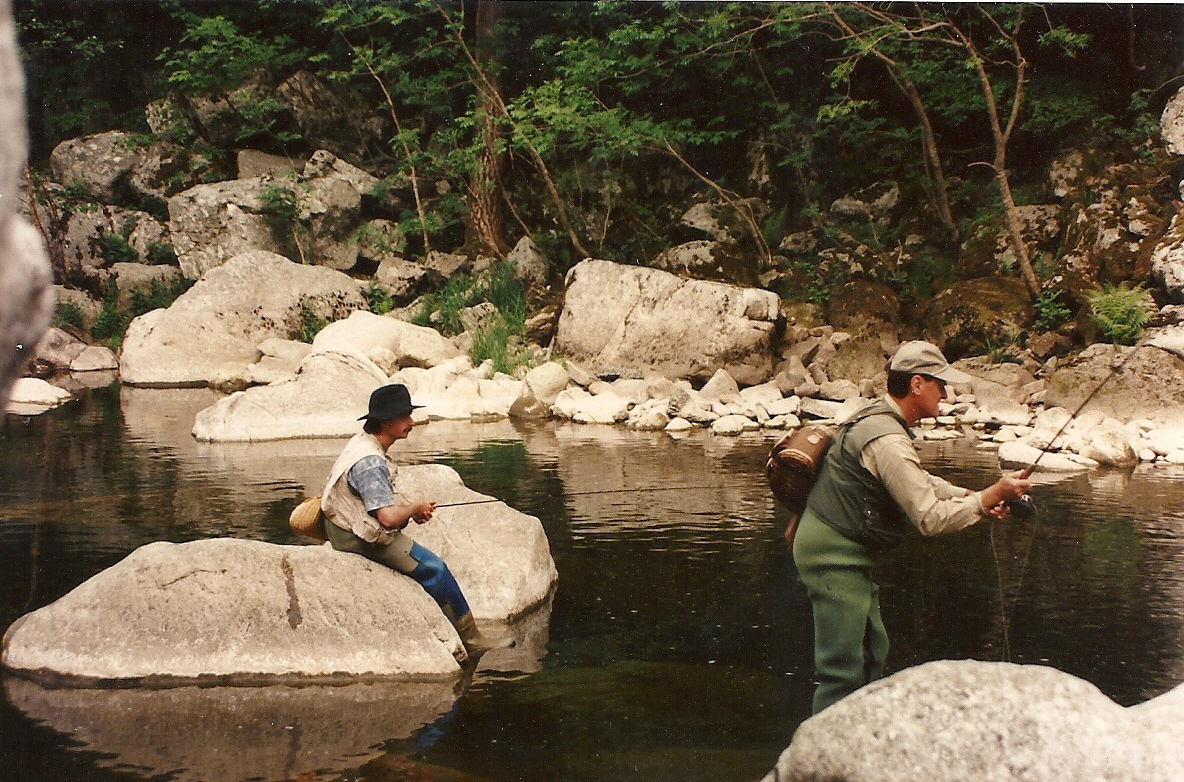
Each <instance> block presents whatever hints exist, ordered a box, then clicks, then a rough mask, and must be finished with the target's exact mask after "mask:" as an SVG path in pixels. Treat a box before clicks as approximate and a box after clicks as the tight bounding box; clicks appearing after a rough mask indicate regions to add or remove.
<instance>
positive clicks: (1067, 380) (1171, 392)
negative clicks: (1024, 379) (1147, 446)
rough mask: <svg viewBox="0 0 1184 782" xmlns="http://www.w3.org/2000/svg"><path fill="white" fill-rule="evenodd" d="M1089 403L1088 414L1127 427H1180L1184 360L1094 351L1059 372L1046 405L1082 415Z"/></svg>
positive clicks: (1156, 351)
mask: <svg viewBox="0 0 1184 782" xmlns="http://www.w3.org/2000/svg"><path fill="white" fill-rule="evenodd" d="M1091 395H1092V397H1091ZM1087 398H1089V403H1088V404H1087V405H1086V407H1085V408H1084V412H1089V413H1095V414H1098V415H1102V416H1112V417H1114V418H1117V419H1119V420H1123V421H1130V420H1133V419H1137V418H1146V419H1149V420H1152V421H1162V422H1169V423H1178V422H1179V419H1180V409H1181V406H1182V405H1184V359H1181V358H1180V357H1179V356H1178V355H1176V354H1174V353H1171V352H1169V351H1167V350H1161V349H1160V348H1158V347H1146V346H1144V347H1121V346H1115V345H1107V344H1103V343H1099V344H1096V345H1091V346H1090V347H1088V348H1086V349H1085V350H1083V351H1082V352H1081V353H1080V354H1079V355H1078V356H1077V357H1076V359H1074V360H1073V361H1072V362H1068V363H1066V364H1063V365H1061V366H1059V367H1058V368H1057V370H1056V372H1054V373H1053V375H1052V377H1050V378H1049V382H1048V390H1047V392H1046V393H1045V397H1044V402H1045V405H1047V406H1049V407H1053V406H1060V407H1064V408H1066V409H1068V410H1077V409H1078V408H1079V407H1080V406H1081V404H1082V403H1083V402H1085V401H1086V399H1087Z"/></svg>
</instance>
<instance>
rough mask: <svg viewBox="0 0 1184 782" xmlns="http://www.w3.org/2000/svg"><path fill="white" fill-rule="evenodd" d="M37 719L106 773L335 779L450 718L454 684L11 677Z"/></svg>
mask: <svg viewBox="0 0 1184 782" xmlns="http://www.w3.org/2000/svg"><path fill="white" fill-rule="evenodd" d="M4 692H5V695H6V696H7V697H8V700H9V702H10V703H12V704H13V705H14V706H16V707H17V708H18V709H20V710H21V711H22V712H24V713H25V714H27V715H28V716H29V718H30V719H32V720H35V721H36V722H38V723H40V724H42V725H45V726H47V727H49V728H52V729H53V730H55V731H58V732H60V733H63V734H66V735H68V736H70V737H71V738H72V739H73V740H74V741H75V742H77V744H78V746H79V747H81V748H82V749H84V750H87V751H90V752H94V753H97V758H98V759H97V763H98V765H99V766H101V767H103V768H109V769H113V770H119V771H132V772H135V773H137V774H143V775H145V776H149V777H163V776H167V777H168V778H169V779H172V780H175V781H176V782H190V781H192V782H241V781H242V780H247V779H253V780H285V779H295V778H299V779H302V780H317V779H333V778H336V777H337V776H338V775H339V773H340V770H341V769H346V768H354V767H357V766H359V765H362V764H363V763H365V762H367V761H369V760H371V759H373V758H376V757H379V756H381V755H382V754H384V752H385V751H386V750H385V746H387V745H388V743H389V742H397V741H400V740H407V739H411V738H412V737H414V736H415V735H416V733H417V732H418V731H419V730H420V728H421V727H422V726H424V725H429V724H431V723H433V722H435V721H436V720H438V719H440V718H441V717H442V716H444V715H445V714H448V713H449V711H451V710H452V708H453V706H454V704H455V702H456V699H457V697H458V696H459V694H460V693H459V691H458V688H457V685H456V684H454V683H439V682H436V683H426V682H425V683H402V684H393V683H358V684H348V685H343V686H337V687H332V686H308V687H287V686H282V685H277V686H274V687H177V688H173V689H164V690H144V689H134V690H133V689H127V690H124V689H117V690H109V689H108V690H89V689H47V688H44V687H42V686H40V685H38V684H35V683H33V682H31V681H27V680H24V679H18V678H8V679H7V680H6V681H5V683H4Z"/></svg>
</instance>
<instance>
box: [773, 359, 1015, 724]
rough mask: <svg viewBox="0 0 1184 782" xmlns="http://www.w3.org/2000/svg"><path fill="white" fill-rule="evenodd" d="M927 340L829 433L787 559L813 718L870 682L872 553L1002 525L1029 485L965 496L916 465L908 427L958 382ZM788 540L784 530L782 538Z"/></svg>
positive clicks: (879, 651)
mask: <svg viewBox="0 0 1184 782" xmlns="http://www.w3.org/2000/svg"><path fill="white" fill-rule="evenodd" d="M969 381H970V376H969V375H967V374H965V373H964V372H960V371H959V370H957V369H954V368H953V367H951V366H950V365H949V363H948V362H947V361H946V359H945V357H944V356H943V355H942V354H941V351H940V350H938V349H937V347H936V346H935V345H931V344H930V343H928V342H921V341H915V342H906V343H904V344H903V345H901V346H900V347H899V348H898V349H897V351H896V353H895V355H894V356H893V357H892V360H891V362H890V363H889V365H888V395H887V396H885V397H883V398H880V399H877V400H875V401H874V402H871V403H869V404H868V405H867V406H865V407H864V408H863V409H861V410H860V411H858V412H857V413H855V414H854V415H853V416H852V417H851V419H849V420H848V421H847V422H846V423H845V424H844V425H843V426H841V427H840V428H839V430H838V432H836V434H835V438H834V441H833V442H832V444H831V446H830V449H829V450H828V451H827V454H826V457H825V458H824V459H823V461H822V466H821V467H820V468H819V471H818V477H817V480H816V481H815V483H814V486H813V488H812V489H811V490H810V496H809V499H808V500H807V503H806V510H805V512H804V513H803V514H802V519H801V522H800V524H799V525H798V529H797V534H796V536H794V539H793V559H794V563H795V564H796V565H797V569H798V574H799V576H800V578H801V580H802V583H803V584H805V586H806V590H807V592H808V593H809V596H810V602H811V604H812V606H813V611H814V667H815V671H816V674H817V676H818V688H817V690H816V691H815V693H814V713H815V714H817V713H818V712H820V711H822V710H823V709H825V708H826V707H827V706H829V705H831V704H832V703H835V702H836V701H838V700H840V699H842V698H844V697H846V696H847V695H850V694H851V693H852V692H854V691H855V690H857V689H859V688H860V687H862V686H863V685H865V684H867V683H868V682H871V681H873V680H875V679H878V678H880V677H881V676H882V675H883V672H884V660H885V658H886V657H887V655H888V635H887V633H886V631H885V630H884V622H883V620H882V619H881V617H880V588H879V586H878V585H877V584H876V582H875V580H874V578H873V572H872V571H873V568H875V566H876V565H877V563H878V559H879V555H880V553H881V552H883V551H884V550H885V549H888V548H890V547H892V546H894V545H896V544H898V543H900V542H901V540H903V538H904V535H905V530H906V525H907V524H912V525H913V526H915V527H916V528H917V529H918V530H920V531H921V534H923V535H937V534H941V533H945V532H954V531H956V530H960V529H963V528H965V527H969V526H970V525H972V524H974V523H976V522H978V521H979V520H981V519H983V518H985V517H988V516H989V517H994V518H996V519H1003V518H1005V517H1006V516H1007V514H1008V512H1009V509H1008V506H1007V505H1006V501H1007V500H1012V499H1019V498H1020V497H1022V496H1023V495H1024V494H1025V493H1026V492H1027V491H1028V489H1029V488H1030V487H1031V483H1030V481H1028V480H1026V476H1025V475H1024V474H1023V473H1022V472H1016V473H1011V474H1007V475H1004V476H1003V477H1002V478H1000V479H999V480H998V481H996V482H995V483H994V484H992V485H990V486H988V487H987V488H985V489H983V490H982V491H979V492H972V491H970V490H968V489H963V488H960V487H958V486H954V485H953V484H951V483H949V482H947V481H945V480H942V479H941V478H939V477H937V476H935V475H930V474H929V473H928V472H926V471H925V469H924V468H923V467H922V466H921V460H920V458H919V457H918V456H917V451H916V449H914V447H913V444H912V442H911V440H912V437H913V435H912V432H911V431H910V429H909V427H911V426H913V425H915V424H916V423H917V422H918V421H919V420H921V419H922V418H930V417H935V416H936V415H937V408H938V403H939V402H941V401H942V400H943V399H944V398H945V394H946V383H967V382H969ZM787 535H788V533H787Z"/></svg>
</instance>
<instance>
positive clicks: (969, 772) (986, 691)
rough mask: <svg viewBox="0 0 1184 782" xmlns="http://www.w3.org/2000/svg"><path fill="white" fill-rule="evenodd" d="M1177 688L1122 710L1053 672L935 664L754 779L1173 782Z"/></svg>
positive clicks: (1183, 740)
mask: <svg viewBox="0 0 1184 782" xmlns="http://www.w3.org/2000/svg"><path fill="white" fill-rule="evenodd" d="M1182 726H1184V687H1177V688H1176V689H1174V690H1172V691H1171V692H1168V693H1167V694H1165V695H1161V696H1160V697H1158V698H1155V699H1153V700H1150V701H1147V702H1146V703H1143V704H1140V705H1138V706H1132V707H1130V708H1123V707H1122V706H1119V705H1118V704H1116V703H1114V702H1113V701H1111V700H1110V699H1109V698H1107V697H1106V696H1105V695H1103V694H1102V693H1101V692H1100V691H1099V690H1098V689H1097V688H1096V687H1094V686H1093V685H1092V684H1089V683H1088V682H1085V681H1082V680H1081V679H1078V678H1076V677H1073V676H1070V675H1069V674H1067V673H1063V672H1061V671H1058V670H1056V669H1054V668H1048V667H1044V666H1037V665H1013V664H1010V663H988V662H978V661H973V660H959V661H953V660H943V661H939V662H932V663H926V664H924V665H919V666H917V667H915V668H909V669H907V670H904V671H902V672H900V673H898V674H896V675H894V676H890V677H888V678H886V679H882V680H880V681H878V682H874V683H873V684H870V685H868V686H867V687H864V688H863V689H861V690H858V691H857V692H855V693H854V694H853V695H850V696H848V697H847V698H845V699H844V700H842V701H839V702H838V703H836V704H835V705H833V706H831V707H830V708H828V709H825V710H824V711H822V712H820V713H819V714H817V715H815V716H814V717H811V718H810V719H808V720H806V721H805V722H804V723H802V725H801V727H799V728H798V730H797V733H796V734H794V737H793V742H792V743H791V744H790V745H789V748H788V749H786V750H785V752H784V753H782V755H781V757H780V759H779V760H778V761H777V765H776V767H775V768H774V769H773V771H771V772H770V773H769V774H768V776H766V777H765V779H764V782H823V780H826V781H827V782H834V780H843V782H872V781H873V780H874V782H917V780H925V782H966V781H967V780H975V782H1016V780H1024V782H1067V781H1068V780H1074V781H1076V780H1090V782H1178V780H1180V779H1181V778H1182V775H1184V727H1182Z"/></svg>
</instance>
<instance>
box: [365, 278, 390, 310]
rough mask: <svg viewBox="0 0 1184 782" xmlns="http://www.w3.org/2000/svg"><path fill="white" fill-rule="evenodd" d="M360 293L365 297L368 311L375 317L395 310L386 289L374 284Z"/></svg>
mask: <svg viewBox="0 0 1184 782" xmlns="http://www.w3.org/2000/svg"><path fill="white" fill-rule="evenodd" d="M362 292H363V294H364V295H365V296H366V302H367V304H368V305H369V307H370V311H371V312H373V313H374V314H375V315H385V314H387V313H388V312H390V311H391V310H393V309H394V308H395V302H394V300H393V299H391V295H390V294H389V293H387V290H386V288H384V287H382V286H381V285H379V284H378V283H376V282H371V283H370V284H368V285H367V286H366V288H365V290H363V291H362Z"/></svg>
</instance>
